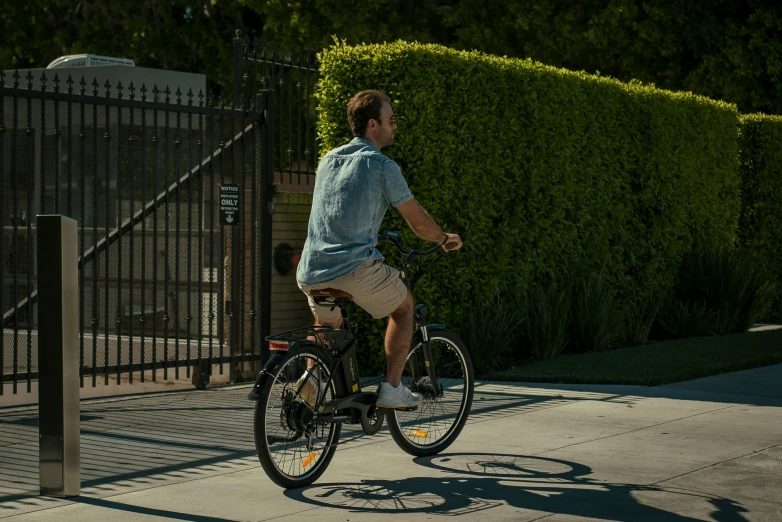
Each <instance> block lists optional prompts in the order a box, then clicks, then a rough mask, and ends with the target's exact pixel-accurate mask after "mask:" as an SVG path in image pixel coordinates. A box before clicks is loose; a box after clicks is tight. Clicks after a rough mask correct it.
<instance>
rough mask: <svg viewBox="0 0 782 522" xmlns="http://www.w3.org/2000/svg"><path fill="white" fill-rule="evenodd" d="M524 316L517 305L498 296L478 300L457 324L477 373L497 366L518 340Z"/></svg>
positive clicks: (486, 371) (456, 327) (494, 368)
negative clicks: (486, 300)
mask: <svg viewBox="0 0 782 522" xmlns="http://www.w3.org/2000/svg"><path fill="white" fill-rule="evenodd" d="M521 321H522V317H521V314H520V313H519V311H518V310H517V309H516V306H514V305H513V304H511V303H509V302H508V301H506V300H503V299H501V298H500V297H499V296H497V297H495V298H494V299H491V300H489V301H488V302H484V301H483V300H478V301H477V302H476V303H475V304H474V305H473V306H472V307H471V309H470V313H469V314H468V315H467V317H466V318H465V320H463V321H461V322H460V323H459V324H457V325H454V327H455V329H456V330H457V331H458V332H459V334H460V336H461V338H462V339H463V340H464V342H465V343H466V344H467V349H468V350H469V351H470V355H471V356H472V364H473V368H474V369H475V372H476V373H477V374H479V375H480V374H485V373H488V372H491V371H493V370H496V369H497V368H498V367H499V366H500V364H501V363H502V362H503V360H504V359H505V357H506V356H507V355H508V353H509V352H511V350H512V349H513V348H514V347H515V346H516V343H517V342H518V330H519V325H520V324H521Z"/></svg>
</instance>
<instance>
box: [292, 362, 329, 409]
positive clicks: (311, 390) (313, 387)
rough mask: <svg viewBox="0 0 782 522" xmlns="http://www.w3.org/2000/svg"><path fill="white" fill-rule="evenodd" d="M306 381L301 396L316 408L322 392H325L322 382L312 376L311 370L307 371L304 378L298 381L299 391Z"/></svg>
mask: <svg viewBox="0 0 782 522" xmlns="http://www.w3.org/2000/svg"><path fill="white" fill-rule="evenodd" d="M305 380H306V381H307V382H306V383H305V384H304V387H303V388H301V392H299V396H300V397H301V398H302V399H303V400H304V402H306V403H307V404H309V405H310V406H311V407H313V408H314V407H315V402H316V401H317V400H318V395H319V394H320V392H321V391H323V383H322V382H320V379H318V378H317V377H315V376H314V375H310V372H309V370H305V371H304V373H303V374H302V376H301V377H299V380H298V381H296V389H297V390H298V389H299V388H300V387H301V385H302V383H304V381H305Z"/></svg>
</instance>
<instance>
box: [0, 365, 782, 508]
mask: <svg viewBox="0 0 782 522" xmlns="http://www.w3.org/2000/svg"><path fill="white" fill-rule="evenodd" d="M780 383H782V365H776V366H771V367H766V368H759V369H756V370H748V371H744V372H737V373H734V374H726V375H721V376H716V377H710V378H706V379H698V380H697V381H690V382H688V383H680V384H677V385H670V386H664V387H654V388H647V387H641V386H586V385H538V384H535V385H530V384H515V383H514V384H509V383H493V382H482V383H479V384H478V386H477V389H476V398H475V402H474V404H473V410H472V413H471V417H470V421H469V423H468V425H467V427H466V428H465V429H464V432H463V433H462V435H461V436H460V438H459V440H457V442H456V443H455V444H454V445H453V446H451V448H449V449H448V450H447V451H446V452H445V453H444V454H442V455H438V456H435V457H432V458H423V459H415V460H414V459H412V458H410V457H409V456H408V455H407V454H406V453H404V452H402V451H401V450H400V449H398V448H397V447H396V445H395V444H394V442H393V440H391V437H390V435H389V434H388V432H387V431H386V430H385V429H384V430H383V431H381V432H380V433H379V434H378V435H376V436H374V437H366V436H364V437H358V438H355V439H354V440H350V441H348V442H346V443H345V444H344V446H341V447H340V448H339V449H338V450H337V453H336V455H335V458H334V460H333V461H332V463H331V466H330V468H329V469H328V471H327V472H326V473H325V474H324V475H323V477H321V479H320V481H319V482H317V483H316V484H314V485H313V486H311V487H309V488H304V489H301V490H294V491H288V492H286V491H283V490H281V489H280V488H278V487H277V486H275V485H274V484H273V483H272V482H271V481H270V480H269V479H268V478H267V477H266V476H265V474H264V472H263V470H262V469H261V467H260V464H259V463H258V460H257V458H256V455H255V448H254V444H253V433H252V417H253V411H252V404H251V403H250V402H248V401H247V400H246V399H245V396H246V393H247V389H248V387H247V386H235V387H225V388H213V389H210V390H207V391H201V392H199V391H190V392H177V393H169V394H160V395H155V396H149V395H148V396H142V397H130V398H121V399H114V400H100V401H86V402H83V403H82V437H81V438H82V496H81V497H78V498H75V499H71V500H54V499H47V498H42V497H38V496H37V481H38V471H37V458H38V455H37V417H36V415H37V410H36V409H31V408H17V409H14V410H2V411H0V518H7V519H8V520H9V521H13V522H22V521H44V520H45V521H52V520H56V521H79V522H85V521H98V520H100V521H104V520H122V521H126V520H131V521H136V520H138V521H151V520H184V521H193V522H214V521H220V522H224V521H245V520H247V521H260V520H270V519H279V520H284V521H287V520H291V521H292V520H304V519H308V520H317V521H319V522H320V521H332V520H333V521H337V520H339V521H345V520H349V521H351V522H354V521H359V520H370V519H372V520H375V519H378V518H380V519H386V518H399V519H403V518H404V519H411V518H412V519H414V520H419V519H420V520H427V519H436V518H441V517H444V516H460V517H463V518H466V519H470V520H472V519H474V518H476V517H480V518H482V519H483V520H520V521H531V520H541V519H545V520H546V521H547V522H554V521H566V520H567V521H575V520H591V521H594V520H622V521H637V520H651V521H687V520H714V521H742V520H756V521H778V520H782V396H781V394H780V387H781V386H782V385H781V384H780ZM722 391H728V392H731V393H721V392H722ZM345 428H350V427H348V426H346V427H345ZM353 435H358V432H357V431H355V430H348V429H346V430H345V431H343V440H344V439H348V438H350V437H351V436H353ZM378 515H379V516H378Z"/></svg>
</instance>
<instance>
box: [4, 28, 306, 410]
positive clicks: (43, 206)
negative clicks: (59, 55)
mask: <svg viewBox="0 0 782 522" xmlns="http://www.w3.org/2000/svg"><path fill="white" fill-rule="evenodd" d="M234 57H235V60H234V65H235V67H236V70H235V71H236V75H237V76H241V77H242V81H236V82H235V85H234V91H233V96H232V99H230V100H227V99H225V97H215V96H212V95H210V94H209V93H206V92H203V91H197V92H193V90H192V89H190V90H188V91H187V92H183V91H182V90H181V89H180V88H178V87H177V86H168V85H156V84H153V85H148V84H142V85H134V84H133V83H129V84H127V85H124V84H123V83H122V82H121V81H117V82H116V83H111V82H110V81H109V80H108V79H107V80H106V81H105V82H99V81H98V79H97V77H96V78H93V80H92V81H91V82H89V81H87V80H86V79H85V78H84V77H81V78H78V77H77V78H73V77H71V75H69V74H67V73H68V71H62V70H61V71H57V70H43V71H41V70H38V71H26V72H24V73H21V74H20V72H19V71H14V72H12V73H9V72H4V71H2V70H0V217H1V218H2V225H3V235H2V241H1V242H0V261H1V262H0V282H1V283H2V284H1V285H0V305H1V307H2V327H3V330H2V335H0V361H2V364H3V372H2V386H0V395H1V394H3V393H6V394H7V393H17V392H18V391H20V389H26V391H27V392H30V391H31V388H32V386H33V383H34V382H35V380H36V379H37V377H38V372H37V367H38V365H37V335H38V332H37V325H38V321H37V292H36V274H35V267H36V259H37V257H36V256H46V252H36V251H34V245H35V244H36V242H35V238H36V227H35V219H34V216H36V215H38V214H47V213H48V214H65V215H67V216H70V217H72V218H74V219H76V220H77V221H78V224H79V253H80V256H79V303H80V304H79V308H80V309H79V331H80V334H79V337H80V350H81V357H80V374H81V385H82V386H83V387H85V386H93V387H94V386H96V384H97V383H100V382H102V383H104V384H107V383H109V381H110V379H111V380H115V379H116V382H120V381H121V380H122V381H123V382H129V383H133V382H139V381H140V382H144V381H148V380H160V379H162V380H168V379H169V378H171V377H173V378H180V374H181V373H182V374H184V376H185V377H187V378H191V379H192V382H193V383H194V384H196V385H198V386H203V385H205V384H206V382H207V381H208V378H209V373H210V372H211V371H212V370H213V369H216V371H218V372H219V373H226V374H227V380H230V381H238V380H242V379H244V378H247V377H248V376H254V374H255V372H256V371H257V368H258V366H259V365H260V363H261V361H262V360H263V359H264V358H265V357H266V355H267V354H266V352H265V350H264V347H263V345H264V343H262V342H261V340H262V339H263V338H264V337H265V336H266V335H268V333H269V325H270V321H269V318H270V302H271V301H270V300H271V295H270V293H271V292H270V287H271V257H272V255H271V212H272V210H273V200H272V198H273V195H274V185H273V183H274V170H275V165H274V157H275V154H274V152H273V151H274V150H275V141H274V133H273V132H272V128H273V127H272V122H273V121H274V112H275V111H274V106H275V103H274V94H273V91H271V90H269V89H258V90H255V89H253V87H254V86H251V85H249V83H250V82H248V81H246V79H247V78H248V76H247V70H246V65H247V63H248V60H249V59H250V58H251V54H250V53H249V52H248V44H247V42H245V41H244V40H243V39H241V38H237V39H236V40H235V41H234ZM96 74H97V73H96ZM253 82H254V80H253ZM267 83H268V82H267ZM262 87H263V86H262ZM266 87H268V85H266ZM313 142H314V139H313ZM312 150H314V149H312ZM221 186H223V187H224V188H225V187H226V186H229V187H235V189H234V190H233V192H234V193H235V194H237V195H238V197H237V198H235V200H238V207H237V212H235V213H234V214H233V219H231V220H230V223H229V224H226V225H223V224H222V223H226V222H227V221H226V220H221V216H220V213H221V198H220V191H221ZM226 190H230V189H229V188H226ZM229 199H230V198H229Z"/></svg>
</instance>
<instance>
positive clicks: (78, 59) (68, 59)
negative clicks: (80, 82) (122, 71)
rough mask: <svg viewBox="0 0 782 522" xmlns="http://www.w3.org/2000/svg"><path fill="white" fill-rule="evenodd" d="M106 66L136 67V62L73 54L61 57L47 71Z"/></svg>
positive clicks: (48, 66)
mask: <svg viewBox="0 0 782 522" xmlns="http://www.w3.org/2000/svg"><path fill="white" fill-rule="evenodd" d="M104 65H124V66H127V67H135V66H136V62H134V61H133V60H130V59H128V58H114V57H113V56H97V55H95V54H71V55H68V56H60V57H59V58H57V59H56V60H54V61H53V62H52V63H50V64H49V65H47V66H46V68H47V69H65V68H68V67H101V66H104Z"/></svg>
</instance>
